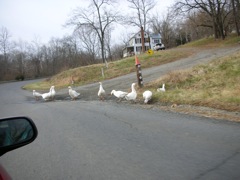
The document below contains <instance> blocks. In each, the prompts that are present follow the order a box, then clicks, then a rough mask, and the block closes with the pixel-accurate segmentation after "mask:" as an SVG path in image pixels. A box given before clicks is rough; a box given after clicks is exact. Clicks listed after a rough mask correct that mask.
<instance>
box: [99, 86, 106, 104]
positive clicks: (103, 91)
mask: <svg viewBox="0 0 240 180" xmlns="http://www.w3.org/2000/svg"><path fill="white" fill-rule="evenodd" d="M99 84H100V85H99V90H98V97H99V98H100V100H104V95H105V93H106V92H105V90H104V89H103V86H102V83H101V82H99Z"/></svg>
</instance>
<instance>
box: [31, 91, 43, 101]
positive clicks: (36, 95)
mask: <svg viewBox="0 0 240 180" xmlns="http://www.w3.org/2000/svg"><path fill="white" fill-rule="evenodd" d="M33 97H35V99H36V100H37V101H38V100H39V98H40V97H42V94H41V93H39V92H37V91H35V90H33Z"/></svg>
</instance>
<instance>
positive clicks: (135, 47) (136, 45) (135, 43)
mask: <svg viewBox="0 0 240 180" xmlns="http://www.w3.org/2000/svg"><path fill="white" fill-rule="evenodd" d="M143 34H144V46H145V51H147V50H149V49H153V47H154V46H155V45H156V44H158V43H162V42H161V35H160V34H150V35H149V34H148V33H146V32H143ZM141 52H142V38H141V31H139V32H138V33H137V34H135V35H134V36H133V37H132V38H131V39H130V40H129V41H128V44H127V46H126V47H125V48H124V49H123V57H128V56H132V55H135V54H140V53H141Z"/></svg>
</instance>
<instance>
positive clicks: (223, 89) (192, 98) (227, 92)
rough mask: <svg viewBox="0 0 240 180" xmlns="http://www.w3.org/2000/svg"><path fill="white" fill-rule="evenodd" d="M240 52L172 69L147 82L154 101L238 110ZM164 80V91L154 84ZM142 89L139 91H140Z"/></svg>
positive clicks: (239, 109) (239, 99) (239, 96)
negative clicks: (157, 89)
mask: <svg viewBox="0 0 240 180" xmlns="http://www.w3.org/2000/svg"><path fill="white" fill-rule="evenodd" d="M239 82H240V52H239V53H236V54H233V55H231V56H229V57H226V58H221V59H218V60H215V61H212V62H211V63H209V64H206V65H201V66H196V67H194V68H192V69H189V70H185V71H175V72H172V73H169V74H167V75H165V76H164V77H161V78H160V79H158V80H156V81H154V82H151V83H149V84H148V85H146V87H147V88H148V89H150V90H152V91H153V92H155V93H154V97H153V101H154V102H155V103H156V102H165V103H172V104H173V103H174V104H191V105H197V106H206V107H213V108H217V109H223V110H228V111H240V83H239ZM163 83H166V89H167V91H166V92H165V93H160V92H157V91H156V87H157V88H158V87H160V86H161V85H162V84H163ZM139 93H141V92H139Z"/></svg>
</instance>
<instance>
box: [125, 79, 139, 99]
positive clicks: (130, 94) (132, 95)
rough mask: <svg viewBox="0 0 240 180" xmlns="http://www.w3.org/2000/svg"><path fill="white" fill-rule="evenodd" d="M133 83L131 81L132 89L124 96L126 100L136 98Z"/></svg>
mask: <svg viewBox="0 0 240 180" xmlns="http://www.w3.org/2000/svg"><path fill="white" fill-rule="evenodd" d="M135 85H136V84H135V83H132V86H131V89H132V91H131V92H130V93H128V94H127V95H126V96H125V98H126V100H128V101H135V100H136V98H137V92H136V90H135Z"/></svg>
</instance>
